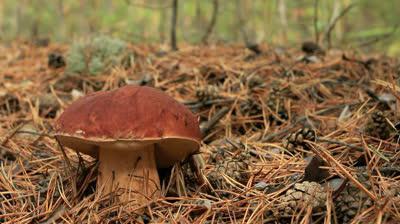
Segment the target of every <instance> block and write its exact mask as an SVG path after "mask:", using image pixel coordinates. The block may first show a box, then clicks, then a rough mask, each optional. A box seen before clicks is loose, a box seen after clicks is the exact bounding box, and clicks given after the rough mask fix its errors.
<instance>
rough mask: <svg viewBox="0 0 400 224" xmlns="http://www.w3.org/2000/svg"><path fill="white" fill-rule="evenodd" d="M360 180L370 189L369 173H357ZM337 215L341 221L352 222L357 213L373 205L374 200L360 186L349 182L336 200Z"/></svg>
mask: <svg viewBox="0 0 400 224" xmlns="http://www.w3.org/2000/svg"><path fill="white" fill-rule="evenodd" d="M357 177H358V181H360V183H362V184H363V185H364V186H365V187H366V188H367V189H368V190H370V189H371V184H370V182H369V180H368V176H367V175H361V174H360V175H357ZM335 202H336V205H335V207H336V215H337V217H338V220H340V223H350V220H352V219H353V218H354V217H355V216H356V215H357V214H359V213H361V212H362V211H364V210H365V209H367V208H369V207H371V206H372V200H371V199H370V198H369V197H368V196H367V195H366V194H365V193H364V192H363V191H361V190H360V189H359V188H358V187H356V186H354V185H352V184H351V183H348V184H347V186H346V187H345V188H344V189H343V191H342V192H341V193H340V195H339V196H338V197H337V199H336V200H335Z"/></svg>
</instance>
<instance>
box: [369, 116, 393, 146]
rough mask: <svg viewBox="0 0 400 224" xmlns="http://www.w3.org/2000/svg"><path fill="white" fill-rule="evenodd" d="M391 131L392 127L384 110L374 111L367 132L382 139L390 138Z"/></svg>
mask: <svg viewBox="0 0 400 224" xmlns="http://www.w3.org/2000/svg"><path fill="white" fill-rule="evenodd" d="M391 131H392V127H391V126H390V124H389V123H388V122H387V121H386V116H385V114H384V113H383V112H382V111H380V110H378V111H375V112H374V113H372V115H371V117H370V119H369V121H368V123H367V125H366V132H367V134H369V135H371V136H373V137H377V138H381V139H388V138H389V137H390V134H391Z"/></svg>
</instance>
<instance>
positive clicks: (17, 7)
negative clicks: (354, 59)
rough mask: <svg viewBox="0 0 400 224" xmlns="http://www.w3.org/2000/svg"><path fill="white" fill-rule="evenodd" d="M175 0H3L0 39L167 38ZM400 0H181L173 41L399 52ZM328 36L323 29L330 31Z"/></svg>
mask: <svg viewBox="0 0 400 224" xmlns="http://www.w3.org/2000/svg"><path fill="white" fill-rule="evenodd" d="M172 2H173V0H125V1H112V0H78V1H77V0H52V1H50V0H17V1H16V0H2V1H0V38H1V40H3V41H9V40H13V39H35V38H50V39H51V40H55V41H65V42H69V41H72V40H73V39H75V38H79V37H84V36H87V35H94V34H99V33H101V34H106V35H113V36H118V37H120V38H123V39H125V40H127V41H132V42H136V43H138V42H140V43H143V42H144V43H168V41H169V39H170V26H171V21H172V20H171V19H170V18H171V16H172V15H171V13H172ZM399 10H400V1H398V0H386V1H376V0H357V1H356V0H181V1H179V5H178V15H179V16H178V20H177V30H176V32H177V39H178V42H179V43H181V42H186V43H205V42H208V43H210V42H243V41H247V42H266V43H271V44H274V45H284V46H291V45H293V44H298V43H300V42H302V41H305V40H315V39H317V38H316V35H315V33H316V31H317V32H318V34H319V35H318V40H319V42H320V43H321V44H323V45H325V46H327V44H328V41H329V40H330V42H331V43H332V46H333V47H338V46H340V47H341V46H346V47H349V46H350V47H363V48H364V49H366V50H379V51H384V52H387V53H389V54H391V55H399V54H400V34H399V32H396V28H397V25H398V23H399V22H398V21H399V20H398V18H397V16H398V13H399ZM329 33H330V35H327V34H329Z"/></svg>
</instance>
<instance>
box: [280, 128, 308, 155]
mask: <svg viewBox="0 0 400 224" xmlns="http://www.w3.org/2000/svg"><path fill="white" fill-rule="evenodd" d="M315 137H316V136H315V131H313V130H310V129H308V128H304V129H299V130H298V131H296V132H294V133H290V134H289V135H288V136H287V137H286V138H285V139H284V140H283V147H285V148H286V149H287V150H289V151H294V150H295V149H296V148H297V147H299V146H301V147H303V148H307V145H306V144H305V142H304V140H309V141H314V140H315Z"/></svg>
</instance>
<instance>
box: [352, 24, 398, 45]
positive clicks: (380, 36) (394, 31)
mask: <svg viewBox="0 0 400 224" xmlns="http://www.w3.org/2000/svg"><path fill="white" fill-rule="evenodd" d="M398 28H399V25H398V24H397V25H395V26H394V27H393V29H392V31H390V32H387V33H384V34H382V35H379V36H377V37H375V38H373V39H371V40H368V41H365V42H363V43H361V44H359V45H358V47H367V46H369V45H372V44H376V43H377V42H379V41H382V40H385V39H388V38H389V37H391V36H393V34H395V33H396V32H397V29H398Z"/></svg>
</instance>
